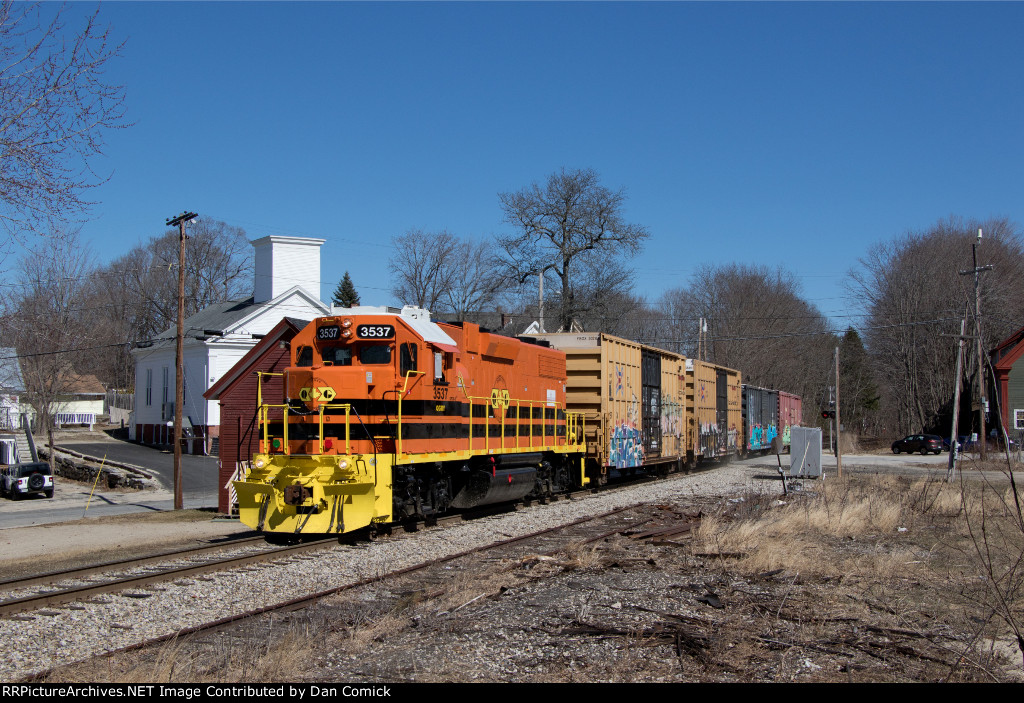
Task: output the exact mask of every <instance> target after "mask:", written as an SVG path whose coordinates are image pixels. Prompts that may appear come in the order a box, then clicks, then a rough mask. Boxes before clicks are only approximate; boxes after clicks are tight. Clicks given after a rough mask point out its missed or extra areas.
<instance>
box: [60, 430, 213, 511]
mask: <svg viewBox="0 0 1024 703" xmlns="http://www.w3.org/2000/svg"><path fill="white" fill-rule="evenodd" d="M94 437H95V436H93V437H90V439H89V440H88V441H80V440H64V441H61V442H58V444H57V446H58V447H60V448H65V449H71V450H73V451H76V452H78V453H79V454H85V455H87V456H92V457H95V458H96V459H102V458H103V457H104V456H106V457H107V459H108V460H111V461H117V462H120V463H122V464H131V465H132V466H138V467H139V468H142V469H144V470H146V471H148V472H149V473H151V474H153V477H154V478H155V479H156V480H157V481H159V482H160V485H161V486H163V487H164V488H167V489H168V490H171V489H173V487H174V454H173V452H165V451H161V450H159V449H154V448H152V447H147V446H144V445H141V444H135V443H133V442H124V441H121V440H117V439H109V438H94ZM181 474H182V489H183V493H184V495H185V498H186V499H194V500H203V499H205V498H209V497H211V496H212V499H211V502H210V503H209V504H208V505H210V506H216V505H217V483H218V479H217V457H209V456H192V455H191V454H183V455H182V457H181Z"/></svg>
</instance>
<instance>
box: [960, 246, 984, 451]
mask: <svg viewBox="0 0 1024 703" xmlns="http://www.w3.org/2000/svg"><path fill="white" fill-rule="evenodd" d="M980 243H981V228H980V227H979V228H978V238H977V239H976V240H974V244H973V245H972V250H973V254H974V268H973V269H971V270H969V271H961V272H960V275H961V276H969V275H970V274H972V273H973V274H974V334H975V336H976V338H977V351H976V354H977V357H978V443H979V444H980V445H981V460H982V461H985V458H986V457H987V452H986V447H985V440H986V436H985V405H986V403H987V398H986V397H985V396H986V390H985V359H984V357H983V356H982V341H981V274H982V272H983V271H991V270H992V266H991V265H989V266H978V245H979V244H980Z"/></svg>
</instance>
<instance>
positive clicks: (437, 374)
mask: <svg viewBox="0 0 1024 703" xmlns="http://www.w3.org/2000/svg"><path fill="white" fill-rule="evenodd" d="M434 383H439V384H442V385H443V384H445V383H447V382H446V381H445V380H444V354H442V353H441V352H434Z"/></svg>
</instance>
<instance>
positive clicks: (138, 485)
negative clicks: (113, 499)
mask: <svg viewBox="0 0 1024 703" xmlns="http://www.w3.org/2000/svg"><path fill="white" fill-rule="evenodd" d="M54 454H55V457H54V473H55V474H56V475H57V476H64V477H65V478H69V479H71V480H73V481H82V482H83V483H92V482H93V481H95V480H96V471H97V470H99V471H100V473H101V476H100V481H101V482H102V483H103V485H104V486H106V487H107V488H126V489H131V490H137V491H143V490H155V489H157V488H159V487H160V486H159V484H158V483H157V482H156V481H154V480H153V479H151V478H147V477H145V476H142V475H139V474H136V473H134V472H132V471H130V470H128V469H124V468H121V467H118V466H110V465H108V464H104V465H103V466H102V468H101V467H100V465H99V464H98V463H95V462H91V461H88V460H86V459H81V458H79V457H76V456H71V455H70V454H65V453H64V452H61V451H56V452H54ZM48 457H49V455H48V450H47V449H45V448H42V447H40V448H39V460H40V461H47V460H48Z"/></svg>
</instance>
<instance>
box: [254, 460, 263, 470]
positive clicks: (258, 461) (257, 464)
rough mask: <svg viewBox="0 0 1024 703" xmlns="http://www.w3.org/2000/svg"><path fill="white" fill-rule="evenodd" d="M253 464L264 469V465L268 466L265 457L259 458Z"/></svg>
mask: <svg viewBox="0 0 1024 703" xmlns="http://www.w3.org/2000/svg"><path fill="white" fill-rule="evenodd" d="M253 466H255V467H256V468H257V469H262V468H263V467H264V466H266V462H264V461H263V459H257V460H256V461H255V462H254V463H253Z"/></svg>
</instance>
